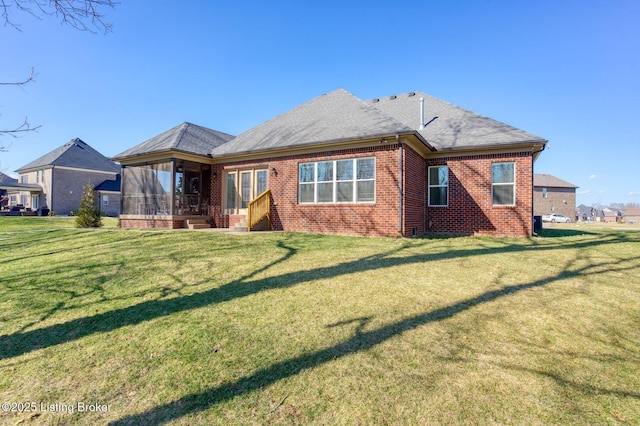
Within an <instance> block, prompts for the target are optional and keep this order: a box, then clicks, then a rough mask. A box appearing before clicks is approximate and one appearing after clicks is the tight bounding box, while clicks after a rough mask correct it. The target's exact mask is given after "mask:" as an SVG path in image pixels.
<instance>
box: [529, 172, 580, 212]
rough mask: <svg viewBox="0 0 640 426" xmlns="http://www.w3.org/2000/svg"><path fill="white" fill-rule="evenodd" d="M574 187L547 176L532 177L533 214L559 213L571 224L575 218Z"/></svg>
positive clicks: (535, 175)
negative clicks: (569, 220)
mask: <svg viewBox="0 0 640 426" xmlns="http://www.w3.org/2000/svg"><path fill="white" fill-rule="evenodd" d="M576 188H578V187H577V186H576V185H574V184H572V183H569V182H567V181H564V180H562V179H558V178H557V177H555V176H552V175H548V174H538V173H536V174H534V176H533V213H534V215H536V216H542V215H544V214H550V213H560V214H561V215H563V216H566V217H568V218H569V219H571V221H572V222H573V221H574V220H577V219H578V218H577V217H576Z"/></svg>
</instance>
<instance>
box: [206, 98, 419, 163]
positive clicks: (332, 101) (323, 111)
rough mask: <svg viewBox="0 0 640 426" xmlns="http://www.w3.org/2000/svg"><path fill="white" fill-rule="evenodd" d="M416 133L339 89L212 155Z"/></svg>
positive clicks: (259, 128) (267, 123) (246, 134)
mask: <svg viewBox="0 0 640 426" xmlns="http://www.w3.org/2000/svg"><path fill="white" fill-rule="evenodd" d="M412 131H413V129H412V128H411V127H409V126H407V125H406V124H405V123H403V122H401V121H398V120H396V119H395V118H393V117H391V116H389V115H387V114H385V113H384V112H382V111H381V110H379V109H377V108H375V107H374V106H373V105H371V104H368V103H366V102H364V101H362V100H360V99H358V98H356V97H355V96H353V95H352V94H351V93H349V92H347V91H345V90H343V89H338V90H335V91H333V92H330V93H328V94H325V95H321V96H319V97H317V98H314V99H312V100H310V101H309V102H307V103H304V104H302V105H300V106H298V107H296V108H294V109H292V110H290V111H287V112H285V113H284V114H281V115H279V116H277V117H275V118H273V119H271V120H269V121H267V122H265V123H263V124H260V125H258V126H256V127H254V128H252V129H250V130H248V131H246V132H244V133H242V134H240V135H239V136H238V137H236V138H235V139H234V140H232V141H231V142H228V143H226V144H224V145H221V146H219V147H217V148H215V149H214V150H213V151H212V153H211V154H212V155H213V156H214V157H215V156H223V155H230V154H243V153H249V152H261V151H270V150H275V149H283V148H285V149H286V148H296V147H304V146H312V145H316V144H321V143H330V142H341V141H351V140H359V139H365V138H370V137H376V136H382V135H391V134H396V133H400V134H402V133H408V132H412Z"/></svg>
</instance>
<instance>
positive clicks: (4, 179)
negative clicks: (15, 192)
mask: <svg viewBox="0 0 640 426" xmlns="http://www.w3.org/2000/svg"><path fill="white" fill-rule="evenodd" d="M16 183H18V179H14V178H12V177H11V176H9V175H5V174H4V173H2V172H0V210H2V209H4V208H5V207H8V206H9V192H8V190H6V189H4V187H3V185H14V184H16Z"/></svg>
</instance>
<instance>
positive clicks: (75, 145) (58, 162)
mask: <svg viewBox="0 0 640 426" xmlns="http://www.w3.org/2000/svg"><path fill="white" fill-rule="evenodd" d="M46 166H67V167H75V168H79V169H91V170H100V171H106V172H115V173H117V172H118V171H120V167H118V165H117V164H115V163H114V162H112V161H110V160H109V159H108V158H107V157H105V156H104V155H102V154H100V153H99V152H98V151H96V150H95V149H93V148H92V147H90V146H89V145H88V144H87V143H85V142H84V141H82V140H81V139H78V138H76V139H73V140H71V141H69V142H67V143H66V144H64V145H62V146H61V147H58V148H56V149H54V150H53V151H51V152H49V153H47V154H45V155H43V156H42V157H40V158H38V159H37V160H34V161H32V162H30V163H29V164H26V165H24V166H22V167H20V168H19V169H18V170H16V172H18V173H21V172H27V171H29V170H33V169H37V168H39V167H46Z"/></svg>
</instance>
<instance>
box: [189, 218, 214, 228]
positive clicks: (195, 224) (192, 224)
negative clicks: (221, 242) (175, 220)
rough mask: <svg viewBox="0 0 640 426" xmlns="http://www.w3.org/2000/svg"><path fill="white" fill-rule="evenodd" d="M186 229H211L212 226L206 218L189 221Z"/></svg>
mask: <svg viewBox="0 0 640 426" xmlns="http://www.w3.org/2000/svg"><path fill="white" fill-rule="evenodd" d="M184 224H185V228H189V229H206V228H211V224H210V223H209V222H208V221H207V218H206V217H203V218H197V219H187V220H185V222H184Z"/></svg>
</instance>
